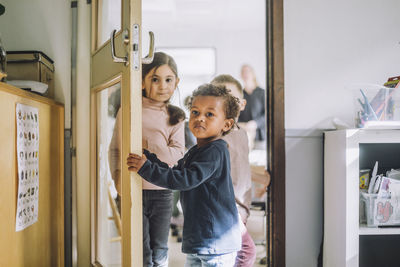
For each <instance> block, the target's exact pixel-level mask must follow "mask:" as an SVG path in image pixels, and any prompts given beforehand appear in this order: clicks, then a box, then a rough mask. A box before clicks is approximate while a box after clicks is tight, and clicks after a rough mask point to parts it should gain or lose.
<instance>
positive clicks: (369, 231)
mask: <svg viewBox="0 0 400 267" xmlns="http://www.w3.org/2000/svg"><path fill="white" fill-rule="evenodd" d="M358 233H359V235H400V226H394V227H367V225H366V224H360V227H359V231H358Z"/></svg>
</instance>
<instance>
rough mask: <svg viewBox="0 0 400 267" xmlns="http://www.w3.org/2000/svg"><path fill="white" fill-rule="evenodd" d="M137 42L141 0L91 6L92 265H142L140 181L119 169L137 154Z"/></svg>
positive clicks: (104, 1) (105, 0)
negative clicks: (133, 154) (130, 156)
mask: <svg viewBox="0 0 400 267" xmlns="http://www.w3.org/2000/svg"><path fill="white" fill-rule="evenodd" d="M140 37H141V0H114V1H111V0H96V1H94V2H93V3H92V54H91V119H90V120H91V134H90V136H91V160H90V161H91V186H92V188H91V202H92V203H91V236H92V238H91V239H92V242H91V261H92V265H94V266H142V199H141V197H142V188H141V186H142V185H141V179H140V178H139V176H138V175H137V174H136V173H130V172H128V169H127V168H125V159H126V157H127V155H128V153H129V152H136V153H139V152H141V143H142V141H141V140H142V137H141V134H142V129H141V125H142V122H141V83H142V82H141V63H142V59H141V44H140ZM151 40H152V38H151ZM150 50H151V49H150ZM149 54H151V51H150V52H149Z"/></svg>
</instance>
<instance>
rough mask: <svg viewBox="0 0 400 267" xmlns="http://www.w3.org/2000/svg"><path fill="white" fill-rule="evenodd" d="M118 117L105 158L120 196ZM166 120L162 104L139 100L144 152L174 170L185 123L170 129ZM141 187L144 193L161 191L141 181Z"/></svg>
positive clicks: (180, 155)
mask: <svg viewBox="0 0 400 267" xmlns="http://www.w3.org/2000/svg"><path fill="white" fill-rule="evenodd" d="M121 116H122V115H121V112H120V110H119V111H118V113H117V117H116V121H115V127H114V133H113V137H112V139H111V143H110V147H109V154H108V156H109V164H110V171H111V175H112V178H113V180H114V182H115V184H116V187H117V191H118V192H119V193H121V191H120V173H121V158H120V147H121V143H120V142H121V128H122V118H121ZM168 119H169V115H168V111H167V106H166V104H165V103H160V102H157V101H153V100H151V99H149V98H145V97H143V98H142V138H143V140H145V141H146V142H147V146H148V147H147V148H146V149H147V150H149V151H150V152H151V153H155V154H156V155H157V157H158V158H159V159H160V160H161V161H163V162H165V163H167V164H168V165H170V166H173V165H174V164H175V163H177V162H178V160H179V159H181V158H183V154H184V152H185V132H184V121H181V122H179V123H178V124H175V125H174V126H171V125H169V124H168ZM142 187H143V189H144V190H161V189H164V188H162V187H159V186H156V185H153V184H151V183H149V182H147V181H146V180H144V179H143V180H142Z"/></svg>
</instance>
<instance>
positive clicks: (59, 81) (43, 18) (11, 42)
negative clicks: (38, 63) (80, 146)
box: [0, 0, 71, 128]
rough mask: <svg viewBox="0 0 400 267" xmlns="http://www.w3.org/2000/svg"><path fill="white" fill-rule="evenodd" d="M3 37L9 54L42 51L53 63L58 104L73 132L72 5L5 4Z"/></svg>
mask: <svg viewBox="0 0 400 267" xmlns="http://www.w3.org/2000/svg"><path fill="white" fill-rule="evenodd" d="M1 3H2V4H3V5H4V6H5V7H6V12H5V13H4V14H3V15H2V16H0V35H1V39H2V42H3V45H4V46H5V48H6V50H39V51H42V52H44V53H45V54H46V55H48V56H49V57H50V58H51V59H53V60H54V65H55V73H54V74H55V100H56V101H58V102H61V103H64V104H65V127H66V128H70V127H71V126H70V125H71V122H70V114H71V113H70V112H71V109H70V90H71V7H70V6H71V2H70V1H50V0H36V1H29V0H18V1H15V0H2V1H1Z"/></svg>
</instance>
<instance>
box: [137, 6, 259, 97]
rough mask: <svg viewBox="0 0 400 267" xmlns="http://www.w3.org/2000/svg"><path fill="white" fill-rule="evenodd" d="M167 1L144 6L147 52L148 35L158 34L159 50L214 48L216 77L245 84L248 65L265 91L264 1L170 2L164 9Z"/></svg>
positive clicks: (144, 44) (156, 36)
mask: <svg viewBox="0 0 400 267" xmlns="http://www.w3.org/2000/svg"><path fill="white" fill-rule="evenodd" d="M165 1H166V0H165ZM165 1H164V0H162V1H157V0H148V1H144V2H143V16H142V18H143V29H144V31H143V40H144V42H143V46H144V49H145V51H146V47H147V46H148V43H147V40H146V38H147V32H146V31H153V32H154V34H155V46H156V47H214V48H215V49H216V52H217V68H216V75H218V74H222V73H228V74H231V75H233V76H234V77H235V78H236V79H238V80H239V81H241V79H240V67H241V65H242V64H244V63H247V64H249V65H251V66H252V67H253V68H254V70H255V72H256V76H257V80H258V82H259V84H260V86H261V87H263V88H265V80H266V51H265V50H266V49H265V45H266V43H265V38H266V35H265V1H264V0H249V1H241V0H229V1H212V0H203V1H190V2H186V1H180V0H169V4H168V5H166V6H162V5H161V4H160V3H161V2H165ZM153 2H154V3H153ZM193 64H196V62H193ZM178 69H179V66H178ZM182 78H183V79H184V77H182ZM193 89H195V88H193Z"/></svg>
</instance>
